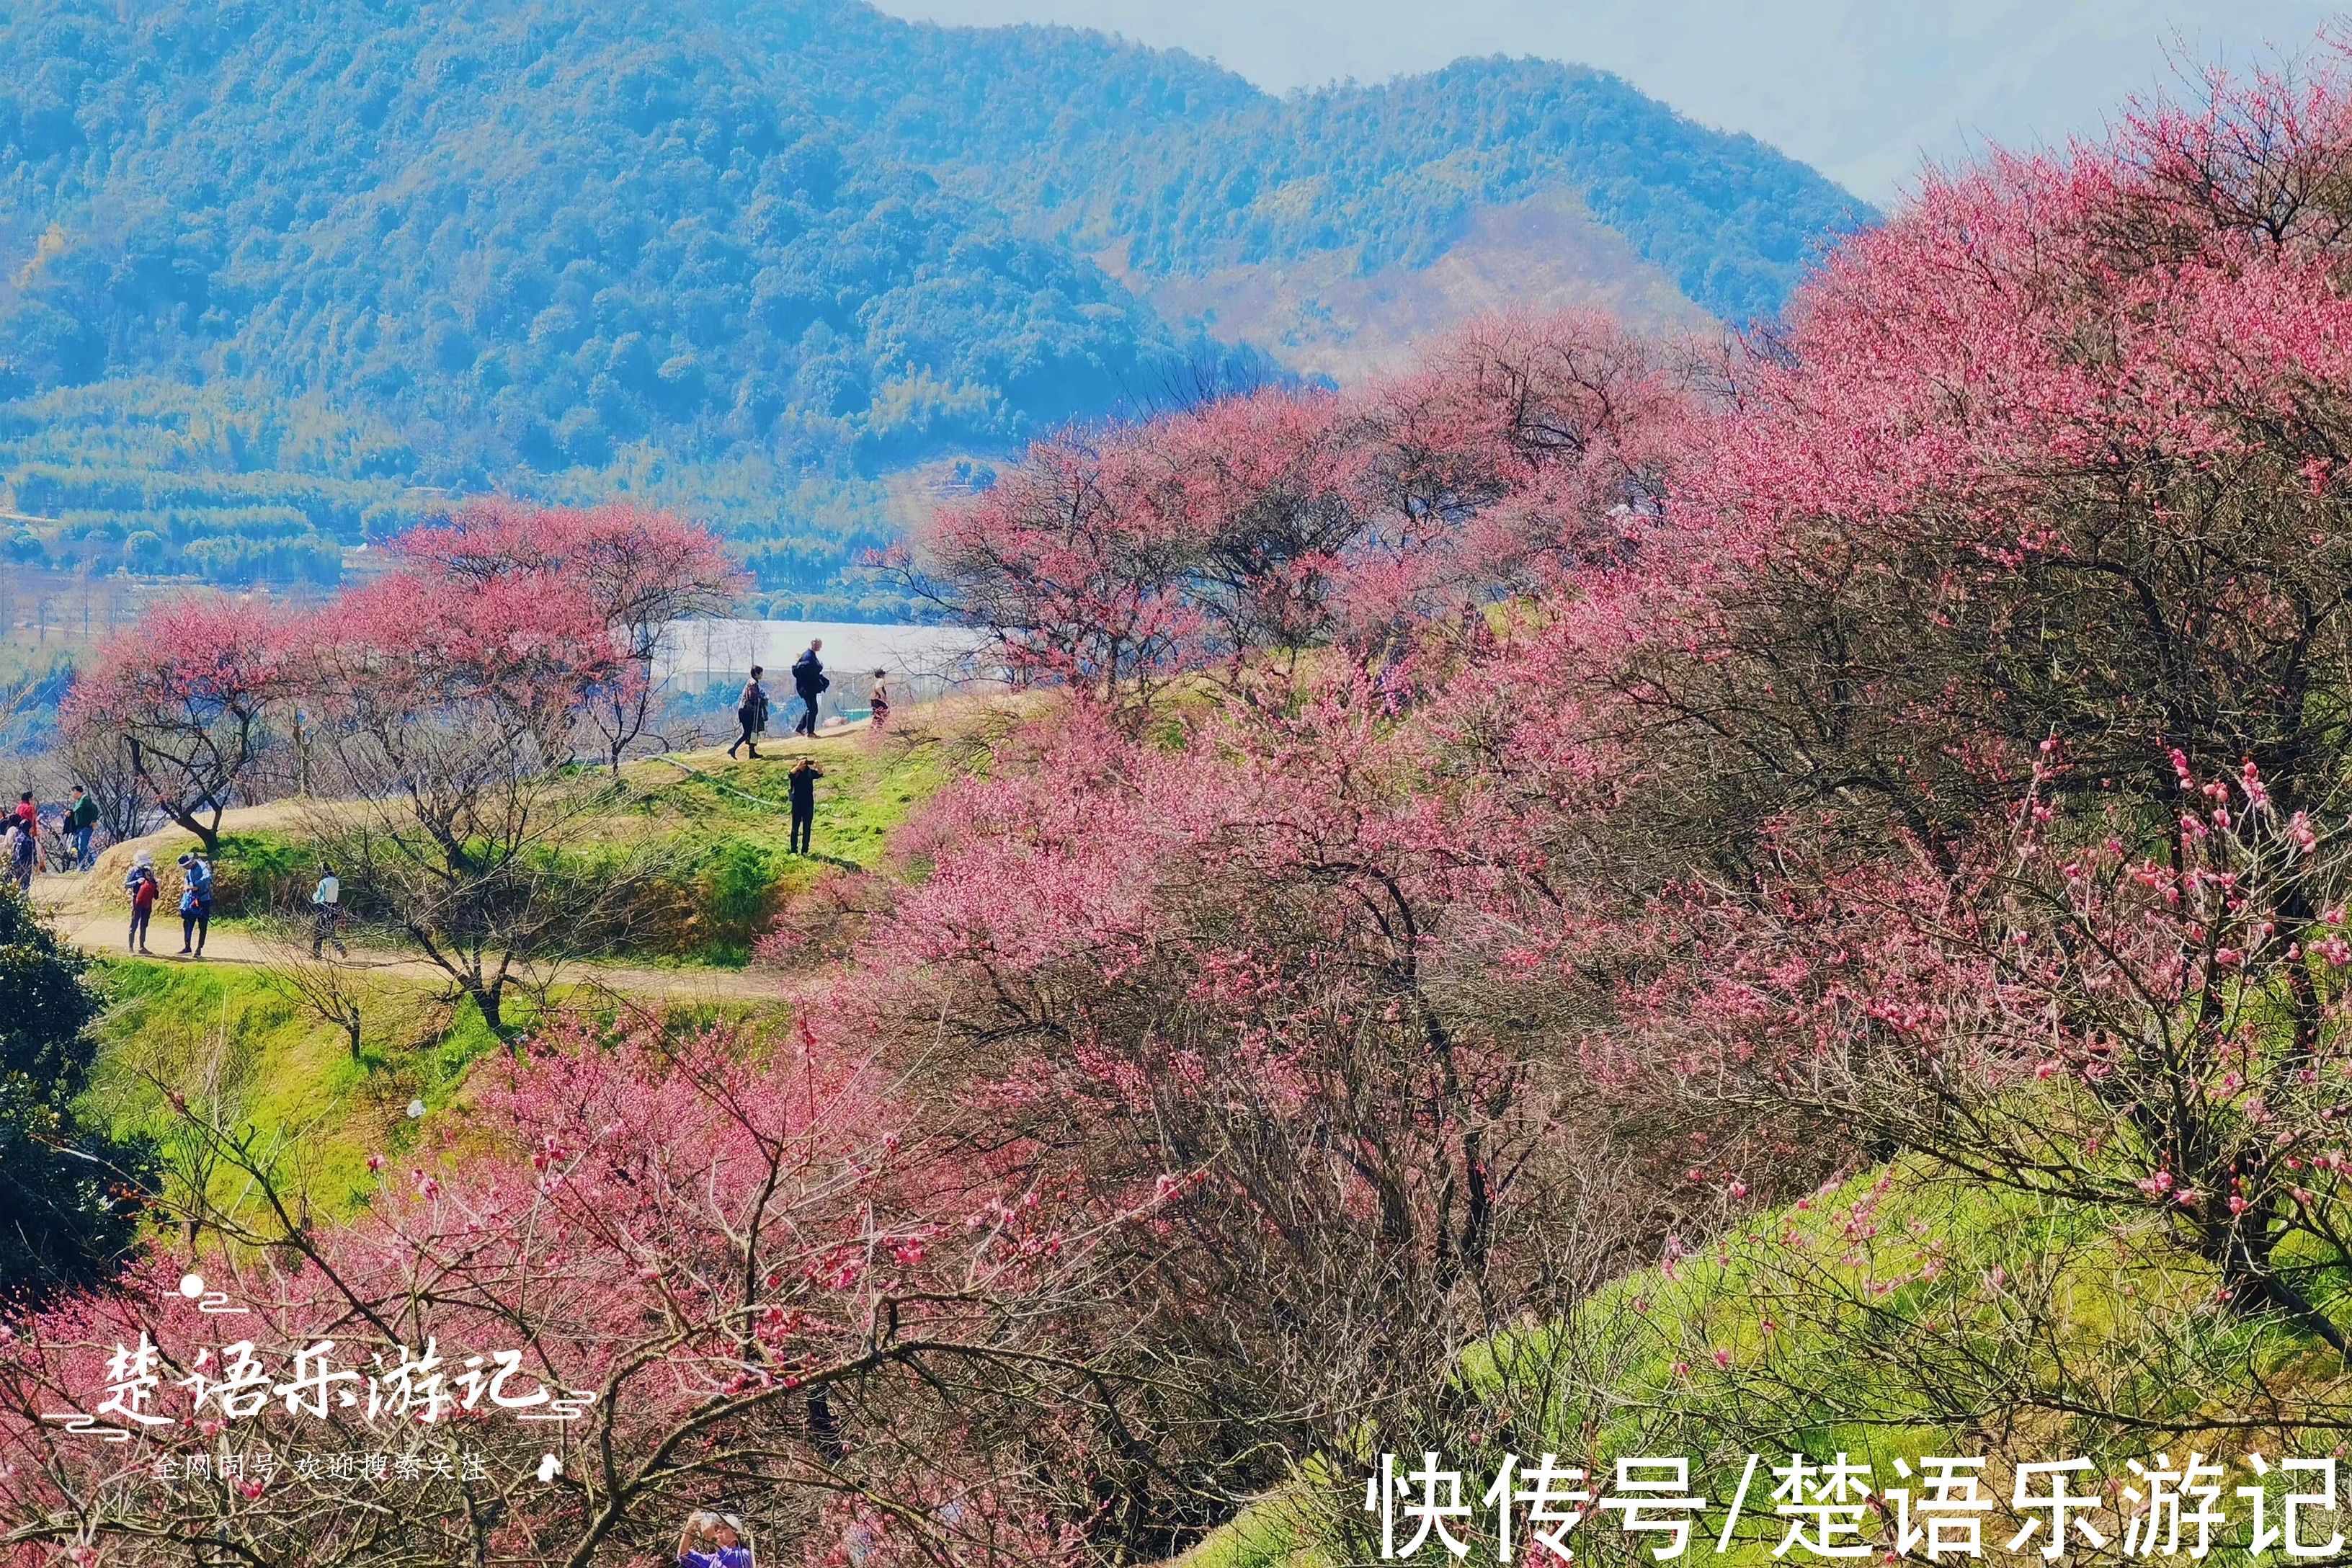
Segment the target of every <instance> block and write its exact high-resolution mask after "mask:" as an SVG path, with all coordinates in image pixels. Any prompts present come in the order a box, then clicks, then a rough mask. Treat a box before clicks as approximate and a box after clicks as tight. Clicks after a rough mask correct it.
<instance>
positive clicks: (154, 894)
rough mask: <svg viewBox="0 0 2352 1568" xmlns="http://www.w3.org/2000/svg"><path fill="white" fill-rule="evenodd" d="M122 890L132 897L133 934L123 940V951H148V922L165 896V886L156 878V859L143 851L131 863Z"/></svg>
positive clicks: (123, 880)
mask: <svg viewBox="0 0 2352 1568" xmlns="http://www.w3.org/2000/svg"><path fill="white" fill-rule="evenodd" d="M122 890H123V891H124V892H126V893H128V894H130V895H131V934H130V936H128V937H127V938H125V939H124V940H123V943H122V951H123V952H141V953H143V952H146V951H147V921H148V919H149V918H150V917H151V916H152V915H153V914H154V912H155V900H157V899H158V898H160V897H161V896H162V895H163V883H162V882H160V881H158V880H156V878H155V857H154V856H152V854H150V853H148V852H147V851H146V850H144V849H142V850H141V851H139V855H138V858H135V859H134V860H132V861H131V869H130V871H129V872H128V873H126V874H125V875H124V877H123V879H122Z"/></svg>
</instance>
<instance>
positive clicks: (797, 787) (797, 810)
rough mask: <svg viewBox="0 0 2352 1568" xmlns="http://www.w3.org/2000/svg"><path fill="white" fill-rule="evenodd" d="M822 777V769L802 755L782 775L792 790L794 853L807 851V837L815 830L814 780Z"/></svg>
mask: <svg viewBox="0 0 2352 1568" xmlns="http://www.w3.org/2000/svg"><path fill="white" fill-rule="evenodd" d="M823 777H824V769H822V768H820V767H818V766H817V765H816V764H815V763H812V762H810V761H809V760H808V759H807V758H806V757H803V758H802V759H801V760H800V761H799V762H797V763H793V771H792V772H791V773H786V774H785V775H784V783H785V784H786V785H787V786H788V787H789V788H790V789H791V791H792V797H793V836H792V850H793V854H795V855H805V854H807V853H808V852H809V837H810V836H811V835H812V834H813V833H814V832H815V830H816V781H817V780H819V779H821V778H823Z"/></svg>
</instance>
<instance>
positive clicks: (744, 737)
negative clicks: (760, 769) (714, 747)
mask: <svg viewBox="0 0 2352 1568" xmlns="http://www.w3.org/2000/svg"><path fill="white" fill-rule="evenodd" d="M766 673H767V671H766V670H764V669H762V668H760V667H759V666H758V665H756V664H755V665H753V666H752V667H751V679H749V680H747V681H745V682H744V683H743V695H742V697H741V698H740V699H739V700H737V702H736V704H735V721H736V722H737V723H739V724H740V725H741V726H742V727H743V732H742V733H741V734H740V735H738V736H736V737H735V738H734V739H733V740H732V741H730V742H728V743H727V754H728V755H729V756H730V757H731V756H733V755H734V754H735V748H736V747H738V746H749V747H751V755H753V756H754V757H757V756H758V755H759V754H760V731H762V730H765V729H766V728H767V727H768V689H767V688H766V687H764V686H762V685H761V684H760V677H761V676H762V675H765V674H766Z"/></svg>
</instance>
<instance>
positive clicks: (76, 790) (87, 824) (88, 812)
mask: <svg viewBox="0 0 2352 1568" xmlns="http://www.w3.org/2000/svg"><path fill="white" fill-rule="evenodd" d="M97 831H98V802H97V801H96V800H94V799H92V798H91V796H90V793H89V791H88V790H86V789H84V788H82V787H81V785H79V784H76V785H74V786H73V809H72V810H70V811H68V812H67V813H66V834H67V836H68V837H69V838H70V839H71V840H72V842H73V854H74V869H75V870H77V871H87V870H89V868H90V867H91V866H92V865H94V864H96V862H95V861H94V860H93V859H92V858H91V857H90V853H89V838H90V835H91V834H93V833H95V832H97Z"/></svg>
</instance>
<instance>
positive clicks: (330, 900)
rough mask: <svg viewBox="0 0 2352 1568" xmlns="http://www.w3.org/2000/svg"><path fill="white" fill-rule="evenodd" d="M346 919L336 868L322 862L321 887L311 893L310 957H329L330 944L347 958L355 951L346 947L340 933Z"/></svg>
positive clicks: (320, 868) (320, 869)
mask: <svg viewBox="0 0 2352 1568" xmlns="http://www.w3.org/2000/svg"><path fill="white" fill-rule="evenodd" d="M342 919H343V885H342V884H341V882H338V881H336V880H335V868H333V867H332V866H330V865H329V864H327V862H325V861H324V860H321V861H320V862H319V885H318V886H317V887H315V888H313V889H310V921H311V926H310V956H311V957H313V958H319V957H321V956H323V955H324V954H325V952H326V947H327V943H329V942H333V943H334V944H335V951H336V952H340V953H341V954H342V955H343V956H344V957H345V958H349V957H350V956H351V955H352V950H351V949H350V948H348V947H345V946H344V945H343V933H342V931H341V930H340V929H339V928H340V927H341V923H342Z"/></svg>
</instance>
